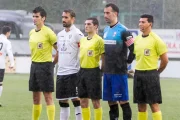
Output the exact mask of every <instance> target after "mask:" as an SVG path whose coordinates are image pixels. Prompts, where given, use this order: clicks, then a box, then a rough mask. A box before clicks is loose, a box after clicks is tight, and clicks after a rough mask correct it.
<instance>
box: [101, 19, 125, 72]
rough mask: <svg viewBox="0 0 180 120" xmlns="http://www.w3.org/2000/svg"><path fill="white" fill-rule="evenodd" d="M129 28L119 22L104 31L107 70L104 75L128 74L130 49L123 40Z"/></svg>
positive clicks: (105, 69)
mask: <svg viewBox="0 0 180 120" xmlns="http://www.w3.org/2000/svg"><path fill="white" fill-rule="evenodd" d="M126 30H127V28H126V27H125V26H123V25H122V24H120V23H119V22H118V23H117V24H116V25H115V26H113V27H110V26H107V27H106V28H105V29H104V36H103V38H104V43H105V68H104V73H109V74H127V52H128V47H127V46H126V44H125V42H124V40H123V39H122V33H123V32H124V31H126Z"/></svg>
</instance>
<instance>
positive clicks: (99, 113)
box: [92, 99, 103, 120]
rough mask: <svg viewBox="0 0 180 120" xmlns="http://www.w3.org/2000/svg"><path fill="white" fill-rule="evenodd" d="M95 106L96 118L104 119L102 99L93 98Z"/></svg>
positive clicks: (97, 119)
mask: <svg viewBox="0 0 180 120" xmlns="http://www.w3.org/2000/svg"><path fill="white" fill-rule="evenodd" d="M92 103H93V107H94V120H102V113H103V112H102V108H101V103H100V100H99V99H97V100H92Z"/></svg>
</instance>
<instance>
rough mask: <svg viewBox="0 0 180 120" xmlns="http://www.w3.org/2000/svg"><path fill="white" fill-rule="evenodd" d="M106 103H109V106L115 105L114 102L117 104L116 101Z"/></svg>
mask: <svg viewBox="0 0 180 120" xmlns="http://www.w3.org/2000/svg"><path fill="white" fill-rule="evenodd" d="M108 104H109V106H111V105H116V104H118V102H113V101H108Z"/></svg>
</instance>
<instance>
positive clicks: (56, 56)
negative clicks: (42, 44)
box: [53, 42, 58, 65]
mask: <svg viewBox="0 0 180 120" xmlns="http://www.w3.org/2000/svg"><path fill="white" fill-rule="evenodd" d="M53 47H54V49H55V50H56V55H55V57H54V60H53V64H54V65H55V64H56V63H57V62H58V51H57V42H56V43H54V45H53Z"/></svg>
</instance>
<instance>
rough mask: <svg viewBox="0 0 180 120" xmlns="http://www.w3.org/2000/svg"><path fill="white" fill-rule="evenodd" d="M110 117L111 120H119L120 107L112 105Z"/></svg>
mask: <svg viewBox="0 0 180 120" xmlns="http://www.w3.org/2000/svg"><path fill="white" fill-rule="evenodd" d="M109 107H110V111H109V117H110V120H118V118H119V107H118V104H115V105H110V106H109Z"/></svg>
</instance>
